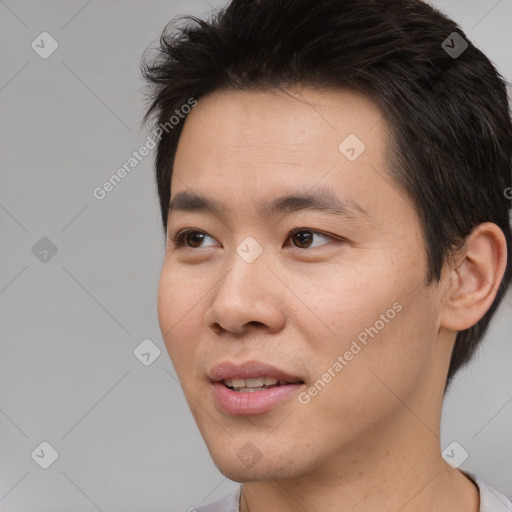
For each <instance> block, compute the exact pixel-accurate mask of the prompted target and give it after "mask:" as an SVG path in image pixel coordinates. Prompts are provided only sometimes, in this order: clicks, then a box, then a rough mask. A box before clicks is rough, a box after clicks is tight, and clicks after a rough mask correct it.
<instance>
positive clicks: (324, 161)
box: [158, 87, 506, 512]
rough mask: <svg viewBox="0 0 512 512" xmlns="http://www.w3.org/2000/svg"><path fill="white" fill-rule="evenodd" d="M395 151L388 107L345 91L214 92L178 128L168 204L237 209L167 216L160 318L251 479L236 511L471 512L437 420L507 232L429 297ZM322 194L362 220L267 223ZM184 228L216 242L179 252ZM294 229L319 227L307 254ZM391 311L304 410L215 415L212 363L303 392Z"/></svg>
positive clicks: (217, 454)
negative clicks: (206, 200)
mask: <svg viewBox="0 0 512 512" xmlns="http://www.w3.org/2000/svg"><path fill="white" fill-rule="evenodd" d="M351 133H352V134H356V135H357V137H358V138H359V139H360V140H361V141H363V142H364V144H365V146H366V149H365V151H364V152H363V153H361V155H360V156H359V157H358V158H357V159H356V160H355V161H352V162H351V161H349V160H348V159H347V158H346V157H345V156H344V155H343V154H342V153H341V152H340V151H339V149H338V146H339V144H340V143H341V142H342V141H343V140H344V139H345V138H346V137H347V135H348V134H351ZM388 145H389V130H388V127H387V124H386V122H385V121H384V120H383V118H382V115H381V112H380V110H379V108H378V106H377V105H376V104H375V103H374V102H373V101H371V100H370V99H368V98H367V97H365V96H362V95H360V94H357V93H354V92H349V91H342V90H336V91H319V90H318V89H312V88H308V87H306V88H303V89H302V90H300V91H298V90H297V91H295V92H293V91H290V90H288V91H287V94H286V93H285V92H284V91H283V90H279V89H273V90H252V91H237V92H234V91H218V92H215V93H213V94H211V95H209V96H207V97H204V98H202V99H201V100H200V101H199V102H198V105H197V106H196V107H195V108H194V109H193V111H192V112H191V113H190V114H189V116H188V117H187V119H186V122H185V125H184V127H183V132H182V134H181V137H180V142H179V145H178V150H177V154H176V159H175V164H174V173H173V177H172V182H171V193H172V195H171V201H172V199H173V198H174V197H175V196H176V194H178V193H179V192H182V191H189V192H194V193H197V194H201V195H206V196H208V197H211V198H214V199H215V200H217V201H219V202H222V203H223V204H224V205H225V208H226V210H227V212H226V215H221V216H217V215H214V214H211V213H206V212H193V213H192V212H181V211H176V212H172V214H171V215H170V216H169V222H168V240H169V242H168V244H167V248H166V255H165V259H164V263H163V268H162V273H161V279H160V284H159V290H158V314H159V322H160V328H161V331H162V334H163V337H164V340H165V343H166V347H167V350H168V353H169V355H170V357H171V359H172V362H173V365H174V367H175V369H176V373H177V375H178V377H179V379H180V382H181V384H182V386H183V388H184V391H185V396H186V399H187V402H188V404H189V407H190V409H191V411H192V414H193V416H194V418H195V420H196V422H197V425H198V427H199V430H200V432H201V434H202V436H203V438H204V440H205V442H206V445H207V447H208V450H209V452H210V454H211V456H212V458H213V460H214V462H215V464H216V466H217V467H218V468H219V470H220V471H221V472H222V473H223V474H224V475H226V476H227V477H228V478H230V479H232V480H235V481H238V482H244V485H243V495H242V500H241V510H242V511H243V512H245V511H247V510H250V511H251V512H260V511H261V512H262V511H268V510H280V511H282V512H287V511H292V510H293V511H296V510H299V509H301V510H311V511H313V510H351V511H354V512H359V511H365V512H371V511H377V510H378V511H379V512H382V511H397V510H401V511H402V512H408V511H415V512H418V511H419V512H421V511H427V510H428V511H431V510H437V511H445V510H446V511H448V510H449V511H451V512H453V511H456V512H457V511H460V512H462V511H464V512H468V511H470V512H477V511H478V509H479V496H478V491H477V489H476V487H475V486H474V485H473V483H472V482H471V480H469V479H468V478H467V477H466V476H465V475H463V474H462V473H461V472H460V471H458V470H455V469H453V468H451V466H449V465H448V464H446V463H445V462H444V460H443V459H442V457H441V447H440V439H439V423H440V416H441V406H442V399H443V391H444V384H445V380H446V375H447V371H448V365H449V360H450V354H451V350H452V348H453V343H454V340H455V334H456V331H457V330H459V329H465V328H466V327H469V326H470V325H473V324H474V323H476V322H477V321H478V320H479V318H481V316H483V314H484V313H485V311H486V310H487V309H488V307H489V306H490V305H491V303H492V300H493V299H494V296H495V293H496V289H497V283H499V281H500V279H501V276H502V275H503V272H504V268H505V263H506V261H505V260H506V256H505V252H504V251H505V246H504V244H505V242H504V237H503V235H502V234H501V231H500V230H499V229H498V228H497V227H496V226H495V225H494V224H490V223H486V224H482V225H480V226H479V228H478V229H477V230H475V232H474V233H473V234H472V235H471V237H470V238H469V239H468V241H467V243H466V245H465V246H464V247H463V248H462V249H461V250H460V252H459V253H457V254H456V255H455V257H454V258H453V260H451V262H450V264H448V263H447V264H446V265H445V268H444V271H443V276H442V279H441V282H440V283H438V284H430V285H427V284H426V282H425V276H426V274H427V262H426V252H425V245H424V239H423V235H422V231H421V227H420V221H419V218H418V214H417V212H416V210H415V209H414V207H413V206H412V202H411V201H410V199H409V198H408V197H407V195H406V194H405V192H404V191H403V190H401V189H400V187H399V185H397V184H396V182H395V181H394V180H393V178H392V177H391V174H390V171H389V168H388V164H387V150H388ZM319 187H329V188H331V190H333V191H335V193H337V194H338V195H339V196H340V197H341V196H343V197H344V198H347V199H348V200H349V201H355V202H357V203H358V204H359V205H360V207H361V208H362V209H364V210H365V211H366V212H367V215H363V214H357V213H355V214H354V215H351V216H345V217H340V216H334V215H332V214H330V213H319V212H315V211H307V210H304V211H299V212H295V213H291V214H287V215H285V214H278V215H276V216H275V217H271V218H265V217H261V216H259V215H258V213H257V210H256V205H258V204H259V203H260V202H263V201H266V200H270V199H273V198H276V197H279V196H281V195H285V194H288V193H291V192H304V191H306V192H307V191H314V190H317V189H318V188H319ZM185 228H190V229H194V230H196V231H200V232H202V233H205V234H206V236H204V237H203V238H202V239H201V238H200V237H199V238H197V236H196V237H190V236H189V238H188V244H189V246H188V247H187V246H182V247H177V246H175V245H174V244H173V243H172V242H171V241H170V240H171V239H172V237H173V236H174V235H175V234H176V233H177V232H179V231H180V230H182V229H185ZM295 228H304V229H305V230H306V231H307V230H308V229H309V232H311V231H313V233H311V234H310V237H312V240H311V242H309V243H310V244H311V246H308V243H304V242H303V240H304V239H303V238H300V237H297V236H290V235H289V233H290V231H291V230H292V229H295ZM316 231H319V232H320V233H318V234H315V232H316ZM500 234H501V235H500ZM325 235H327V236H325ZM248 236H251V237H253V238H254V239H255V240H256V241H257V242H258V243H259V245H260V246H261V247H262V248H263V253H262V254H261V255H260V256H259V257H258V258H257V259H256V260H255V261H253V262H252V263H247V262H246V261H245V260H244V259H242V258H241V257H240V256H239V255H238V254H237V252H236V248H237V246H238V245H239V244H240V243H241V242H242V241H243V240H244V239H245V238H246V237H248ZM301 241H302V242H301ZM397 302H398V303H399V304H400V305H401V307H402V309H401V311H400V312H398V313H396V315H395V316H394V318H393V319H392V320H390V321H389V322H387V323H385V326H384V328H382V329H381V330H380V331H379V332H378V334H377V335H376V336H375V337H373V338H369V339H368V344H367V346H365V347H364V348H363V349H362V350H361V351H360V352H359V353H358V354H357V355H356V356H354V358H353V359H352V360H351V361H349V362H348V364H347V365H346V366H344V368H343V370H342V371H340V372H339V373H337V374H336V376H335V377H334V378H332V379H331V381H330V382H329V383H328V384H327V385H326V386H325V387H324V388H323V389H322V390H321V392H319V393H318V394H317V395H316V396H314V397H313V398H311V401H310V402H309V403H308V404H303V403H300V402H299V400H298V399H297V396H293V397H292V398H290V399H287V400H286V401H285V402H283V403H281V404H280V405H279V406H278V407H276V408H274V409H273V410H271V411H269V412H266V413H264V414H259V415H251V416H233V415H228V414H226V413H224V412H222V411H221V410H219V409H218V408H217V407H216V405H215V403H214V401H213V397H212V393H211V389H210V383H209V381H208V379H207V377H206V372H207V370H208V369H210V368H211V367H212V366H213V365H214V364H217V363H219V362H220V361H226V360H229V361H233V362H235V363H239V362H243V361H248V360H253V359H257V360H260V361H268V362H271V363H272V364H274V365H276V366H277V367H279V368H282V369H284V370H286V371H288V372H289V373H293V374H296V375H299V376H300V377H301V378H302V379H303V380H304V381H305V383H306V384H305V386H304V389H306V390H307V389H308V388H309V387H310V386H312V385H313V384H314V383H315V382H316V381H317V380H318V379H319V378H321V376H322V375H323V374H324V373H325V372H326V371H327V370H328V369H329V368H330V367H332V366H333V363H334V362H335V361H336V360H337V357H338V356H339V355H340V354H344V353H345V352H346V351H347V350H348V349H349V348H350V346H351V343H352V341H353V340H354V339H356V336H357V335H358V334H359V333H361V332H362V331H364V329H365V328H368V327H370V326H374V325H375V323H376V321H377V320H379V319H380V318H381V316H380V315H382V314H385V313H386V311H387V310H389V308H392V305H393V304H394V303H397ZM247 443H251V444H252V445H251V446H253V448H251V450H254V451H257V453H258V454H259V456H260V458H259V460H257V462H256V463H254V464H252V465H250V467H247V466H246V465H245V464H243V463H242V461H241V459H240V458H239V456H238V452H239V451H240V450H241V449H242V448H243V447H244V446H246V445H247ZM443 448H444V447H443ZM246 449H247V448H246ZM301 507H302V508H301Z"/></svg>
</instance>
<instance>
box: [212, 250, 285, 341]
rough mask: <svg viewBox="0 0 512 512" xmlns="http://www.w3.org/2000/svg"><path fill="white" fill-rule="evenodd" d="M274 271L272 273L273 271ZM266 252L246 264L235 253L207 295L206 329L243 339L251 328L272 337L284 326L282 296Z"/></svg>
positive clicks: (281, 286)
mask: <svg viewBox="0 0 512 512" xmlns="http://www.w3.org/2000/svg"><path fill="white" fill-rule="evenodd" d="M274 272H275V271H274ZM274 272H272V271H271V270H270V268H269V261H268V260H267V258H266V257H265V253H264V252H263V254H261V255H260V256H259V257H258V258H257V259H256V260H255V261H252V262H251V263H248V262H247V261H245V260H244V259H243V258H242V257H240V256H239V254H237V253H236V252H234V254H233V257H232V258H231V260H230V267H229V269H228V271H227V273H225V274H224V276H223V277H222V278H221V279H220V281H219V282H218V284H217V285H216V286H215V287H214V291H213V293H212V294H209V295H208V296H209V297H210V301H211V302H210V304H209V307H208V309H207V311H206V314H205V324H206V326H207V327H208V328H209V329H210V330H211V331H212V332H213V333H214V334H216V335H222V334H224V335H226V333H229V334H230V335H232V336H234V337H243V336H246V335H248V334H249V332H250V330H251V329H255V328H257V329H258V330H260V333H259V334H260V335H261V334H263V333H264V332H265V331H267V333H269V334H274V333H276V332H278V331H280V330H281V329H282V328H283V327H284V325H285V319H286V317H285V313H284V304H285V303H286V300H285V298H284V297H282V296H281V295H282V294H283V293H285V291H286V290H285V288H284V286H283V285H282V283H281V282H280V281H279V279H278V278H276V276H275V273H274Z"/></svg>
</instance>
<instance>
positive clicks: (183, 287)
mask: <svg viewBox="0 0 512 512" xmlns="http://www.w3.org/2000/svg"><path fill="white" fill-rule="evenodd" d="M203 294H204V291H203ZM201 297H202V293H201V290H200V289H199V287H191V286H190V280H189V279H187V278H186V277H185V276H184V273H183V272H178V271H176V270H175V269H171V268H170V265H165V264H164V267H163V269H162V273H161V276H160V281H159V285H158V296H157V308H158V321H159V324H160V330H161V332H162V337H163V340H164V342H165V346H166V347H167V352H168V353H169V356H170V358H171V360H172V362H173V365H174V366H175V368H176V371H177V372H178V373H179V371H180V368H181V366H182V362H185V359H186V358H190V357H193V354H191V353H190V351H191V350H194V349H195V347H196V345H197V343H194V338H196V339H199V332H200V329H201V325H202V324H201V323H200V322H198V319H197V314H196V313H194V308H197V307H200V301H201ZM183 364H185V363H183Z"/></svg>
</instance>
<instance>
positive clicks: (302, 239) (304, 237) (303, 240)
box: [295, 231, 311, 247]
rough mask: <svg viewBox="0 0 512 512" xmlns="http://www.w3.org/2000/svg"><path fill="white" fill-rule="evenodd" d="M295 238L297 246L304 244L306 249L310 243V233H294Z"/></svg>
mask: <svg viewBox="0 0 512 512" xmlns="http://www.w3.org/2000/svg"><path fill="white" fill-rule="evenodd" d="M295 236H296V237H297V238H298V240H299V244H306V245H307V246H308V247H309V245H310V243H311V233H310V232H308V231H300V232H299V233H295Z"/></svg>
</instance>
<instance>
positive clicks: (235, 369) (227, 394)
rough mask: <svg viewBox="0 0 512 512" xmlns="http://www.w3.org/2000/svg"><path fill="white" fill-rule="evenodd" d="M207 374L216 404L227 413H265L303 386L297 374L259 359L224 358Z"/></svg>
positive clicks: (302, 381)
mask: <svg viewBox="0 0 512 512" xmlns="http://www.w3.org/2000/svg"><path fill="white" fill-rule="evenodd" d="M208 377H209V380H210V383H211V387H212V393H213V399H214V401H215V404H216V406H217V407H218V408H219V410H220V411H221V412H223V413H226V414H229V415H248V414H262V413H265V412H268V411H270V410H271V409H273V408H274V407H276V406H277V405H279V404H282V403H283V402H284V401H285V400H286V399H289V398H290V397H291V396H292V395H294V394H296V393H297V392H298V390H299V389H300V388H301V387H302V386H304V385H305V382H304V380H303V379H302V378H301V377H300V376H295V375H292V374H290V373H288V372H285V371H283V370H280V369H278V368H276V367H274V366H271V365H269V364H267V363H262V362H259V361H248V362H246V363H242V364H234V363H231V362H228V361H226V362H223V363H220V364H218V365H216V366H214V367H213V368H212V369H211V370H210V372H208Z"/></svg>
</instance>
